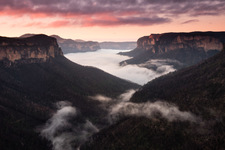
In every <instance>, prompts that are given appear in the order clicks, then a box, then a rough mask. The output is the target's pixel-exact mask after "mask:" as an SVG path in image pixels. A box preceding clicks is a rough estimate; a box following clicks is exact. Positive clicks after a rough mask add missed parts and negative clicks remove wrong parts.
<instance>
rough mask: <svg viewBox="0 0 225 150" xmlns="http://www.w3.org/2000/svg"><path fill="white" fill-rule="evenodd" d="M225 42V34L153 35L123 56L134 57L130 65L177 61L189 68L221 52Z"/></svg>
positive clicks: (138, 42)
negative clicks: (149, 61)
mask: <svg viewBox="0 0 225 150" xmlns="http://www.w3.org/2000/svg"><path fill="white" fill-rule="evenodd" d="M224 42H225V32H192V33H165V34H152V35H150V36H144V37H141V38H140V39H138V41H137V48H135V49H134V50H133V51H131V52H128V53H121V54H123V55H128V56H132V57H134V58H132V59H130V60H127V61H125V62H126V63H128V64H139V63H144V62H146V61H148V60H149V59H175V60H178V61H179V62H181V63H183V66H189V65H193V64H195V63H197V62H199V61H201V60H204V59H206V58H208V57H210V56H212V55H214V54H215V53H217V52H219V51H221V50H222V48H223V43H224ZM125 62H123V64H124V63H125Z"/></svg>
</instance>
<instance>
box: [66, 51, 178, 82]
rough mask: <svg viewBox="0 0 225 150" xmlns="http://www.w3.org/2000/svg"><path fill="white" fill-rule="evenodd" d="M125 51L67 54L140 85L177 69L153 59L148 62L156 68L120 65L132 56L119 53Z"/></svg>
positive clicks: (76, 59)
mask: <svg viewBox="0 0 225 150" xmlns="http://www.w3.org/2000/svg"><path fill="white" fill-rule="evenodd" d="M125 51H127V50H109V49H101V50H98V51H95V52H85V53H70V54H66V55H65V56H66V57H67V58H68V59H70V60H71V61H73V62H75V63H78V64H81V65H84V66H93V67H96V68H99V69H102V70H104V71H105V72H108V73H110V74H112V75H115V76H117V77H120V78H122V79H126V80H129V81H132V82H134V83H138V84H140V85H143V84H145V83H147V82H148V81H150V80H153V79H154V78H156V77H159V76H161V75H164V74H167V73H169V72H172V71H175V69H174V68H173V67H172V66H170V65H167V64H165V63H164V62H163V61H162V60H153V61H149V62H148V63H152V65H155V66H156V67H157V69H156V70H150V69H147V68H144V67H140V66H138V65H126V66H120V65H119V63H120V62H121V61H124V60H127V59H129V58H130V57H128V56H122V55H118V54H117V53H119V52H125ZM141 66H144V65H141Z"/></svg>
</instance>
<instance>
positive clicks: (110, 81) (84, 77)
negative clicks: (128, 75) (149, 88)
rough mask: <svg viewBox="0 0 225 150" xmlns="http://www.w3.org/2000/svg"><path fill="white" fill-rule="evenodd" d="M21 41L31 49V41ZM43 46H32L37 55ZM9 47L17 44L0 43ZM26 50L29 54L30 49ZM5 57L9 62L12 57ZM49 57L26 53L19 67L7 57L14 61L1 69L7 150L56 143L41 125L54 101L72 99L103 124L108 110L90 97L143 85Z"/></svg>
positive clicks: (1, 145)
mask: <svg viewBox="0 0 225 150" xmlns="http://www.w3.org/2000/svg"><path fill="white" fill-rule="evenodd" d="M50 39H54V38H50ZM12 41H13V40H12ZM16 41H17V40H16ZM20 41H21V40H20ZM54 41H56V40H55V39H54ZM30 44H32V43H30ZM39 44H40V45H41V44H42V43H41V42H39ZM22 45H23V47H26V44H24V43H22ZM43 47H44V49H43V50H45V46H44V45H43V46H40V48H39V49H38V48H34V49H33V51H35V50H36V51H35V59H38V56H39V54H40V53H42V48H43ZM56 48H57V45H56ZM4 49H6V50H9V51H10V52H11V51H12V50H14V51H16V48H15V47H13V48H12V47H10V49H8V48H7V47H4V46H3V47H1V51H2V52H3V51H4ZM55 50H60V49H59V48H57V49H55ZM23 51H24V52H25V51H26V53H28V54H29V48H27V49H24V50H23ZM12 54H13V56H15V55H14V53H12ZM47 54H48V53H47ZM22 55H23V53H21V56H22ZM2 56H3V59H4V61H5V60H6V59H8V58H7V57H5V55H2ZM45 57H48V60H46V61H41V62H40V63H38V61H35V62H33V63H26V61H25V60H28V59H30V55H26V57H22V58H21V57H19V58H15V59H16V60H17V59H18V60H20V59H23V63H16V64H15V65H13V64H14V62H12V61H13V60H11V59H8V61H9V62H10V64H11V65H10V66H8V65H7V66H4V65H1V67H0V83H1V84H0V122H1V126H0V149H2V150H15V149H18V150H22V149H23V150H25V149H32V150H35V149H37V150H40V149H42V150H44V149H51V144H50V143H49V142H47V141H46V140H44V139H43V138H41V137H40V135H39V132H38V127H39V126H40V125H43V124H44V123H45V122H46V120H47V119H49V117H50V116H51V115H52V114H53V113H54V112H55V111H56V107H55V105H54V104H55V102H58V101H69V102H71V103H72V105H73V106H75V107H76V108H77V109H78V110H79V111H80V113H81V114H82V115H83V116H85V117H88V118H89V120H90V121H92V122H99V120H98V119H97V118H98V117H99V118H101V116H102V117H103V116H104V110H103V109H101V108H100V107H99V102H97V101H90V99H88V96H93V95H96V94H103V95H106V96H110V97H116V96H118V95H119V94H121V93H123V92H125V91H126V90H128V89H130V88H138V87H139V85H137V84H133V83H131V82H128V81H124V80H122V79H119V78H117V77H115V76H112V75H110V74H108V73H105V72H104V71H101V70H99V69H97V68H92V67H84V66H81V65H78V64H75V63H73V62H71V61H69V60H68V59H66V58H65V57H64V56H62V55H57V56H56V55H55V56H54V57H52V56H49V55H43V58H45ZM10 58H11V57H10ZM41 59H42V58H41ZM97 116H98V117H97Z"/></svg>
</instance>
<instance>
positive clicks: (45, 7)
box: [0, 0, 225, 27]
mask: <svg viewBox="0 0 225 150" xmlns="http://www.w3.org/2000/svg"><path fill="white" fill-rule="evenodd" d="M224 14H225V1H224V0H157V1H155V0H123V1H121V0H113V1H111V0H49V1H46V0H1V1H0V16H1V15H2V16H29V17H31V18H33V19H34V18H53V17H56V18H57V20H54V21H51V22H49V23H45V22H35V24H33V26H35V25H36V26H42V27H62V26H118V25H139V26H140V25H142V26H146V25H148V26H149V25H155V24H164V23H169V22H172V21H173V19H175V18H177V17H179V16H181V15H185V16H188V17H192V18H194V17H198V16H218V15H224ZM58 20H60V21H58ZM56 21H57V22H56ZM55 23H56V24H55ZM30 25H31V24H30Z"/></svg>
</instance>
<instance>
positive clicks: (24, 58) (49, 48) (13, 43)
mask: <svg viewBox="0 0 225 150" xmlns="http://www.w3.org/2000/svg"><path fill="white" fill-rule="evenodd" d="M60 55H63V53H62V51H61V48H60V47H59V46H58V44H57V41H56V39H55V38H52V37H48V36H46V35H35V36H32V37H28V38H7V37H0V62H1V65H4V66H11V65H13V64H20V63H37V62H46V61H48V60H49V59H50V58H54V57H57V56H60Z"/></svg>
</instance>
